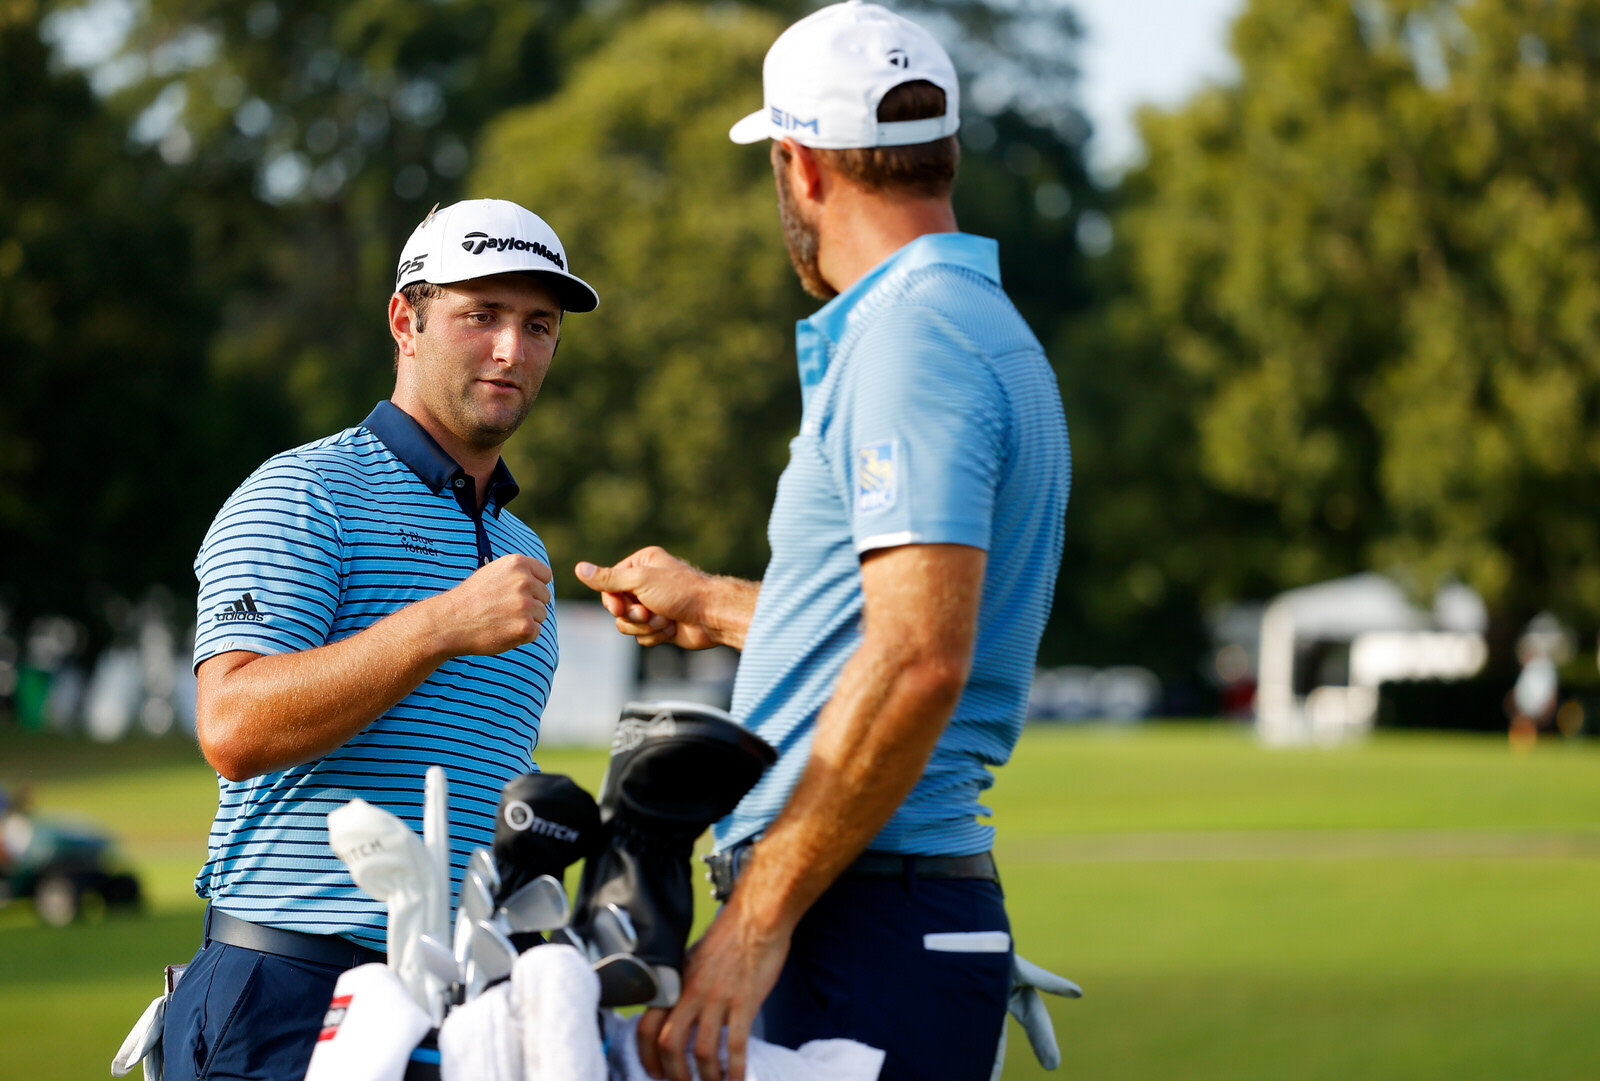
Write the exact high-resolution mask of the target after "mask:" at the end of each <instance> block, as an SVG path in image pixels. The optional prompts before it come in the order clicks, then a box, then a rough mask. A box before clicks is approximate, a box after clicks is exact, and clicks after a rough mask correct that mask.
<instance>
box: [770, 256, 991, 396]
mask: <svg viewBox="0 0 1600 1081" xmlns="http://www.w3.org/2000/svg"><path fill="white" fill-rule="evenodd" d="M935 264H943V265H946V266H957V267H961V268H963V269H966V270H970V271H972V272H974V273H976V274H981V275H982V276H983V277H985V278H988V279H989V280H990V281H992V282H994V283H995V284H996V285H999V284H1000V243H999V241H996V240H993V239H991V238H989V237H985V236H974V235H973V234H971V233H924V234H923V235H921V236H919V237H917V238H916V239H915V240H913V241H911V242H910V243H909V244H906V245H904V246H903V247H901V248H900V249H898V250H897V251H895V252H894V253H893V254H891V255H890V256H889V257H888V258H887V259H885V260H884V261H883V262H881V263H879V264H878V265H877V266H875V267H873V268H872V269H871V270H869V271H867V272H866V273H865V274H863V275H862V276H861V277H860V278H859V279H857V280H856V281H855V282H853V283H852V284H851V286H850V288H848V289H846V290H845V291H844V292H842V293H840V294H839V295H838V296H836V297H834V298H833V299H832V300H830V301H828V303H826V304H824V305H823V306H822V307H820V308H818V309H817V310H816V312H814V313H813V314H812V316H811V317H810V318H809V319H802V320H800V322H799V323H798V324H797V325H796V328H795V331H796V341H797V344H798V347H799V348H798V353H799V360H800V385H801V388H802V390H806V391H809V390H810V388H812V387H814V386H816V385H817V384H818V383H820V382H821V381H822V377H823V375H824V374H825V373H826V372H827V368H828V354H829V353H830V352H831V351H832V346H833V345H835V344H837V343H838V342H839V340H840V339H842V338H843V337H844V335H845V331H846V330H848V329H849V327H850V321H851V318H852V317H853V316H854V314H855V311H856V309H857V308H858V307H859V306H860V305H861V302H862V301H863V300H865V299H866V298H867V297H868V296H869V295H870V294H871V293H872V292H873V291H874V290H875V289H877V288H878V287H879V286H880V285H883V284H885V283H887V282H890V281H893V280H895V279H897V278H903V277H905V276H906V275H908V274H911V273H913V272H914V271H918V270H921V269H922V268H923V267H928V266H933V265H935Z"/></svg>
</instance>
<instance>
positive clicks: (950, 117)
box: [728, 0, 961, 150]
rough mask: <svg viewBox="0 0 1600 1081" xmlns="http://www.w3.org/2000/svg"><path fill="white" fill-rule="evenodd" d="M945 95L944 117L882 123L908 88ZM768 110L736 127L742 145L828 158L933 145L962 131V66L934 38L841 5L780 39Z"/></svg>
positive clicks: (769, 73)
mask: <svg viewBox="0 0 1600 1081" xmlns="http://www.w3.org/2000/svg"><path fill="white" fill-rule="evenodd" d="M918 81H926V82H930V83H932V84H933V85H935V86H937V87H938V88H939V89H941V90H943V91H944V99H945V112H944V115H943V116H936V117H931V118H929V119H927V120H902V121H896V122H892V123H883V122H880V121H879V120H878V103H879V102H881V101H882V100H883V96H884V95H885V94H887V93H888V92H889V91H890V90H893V89H894V88H895V87H897V86H899V85H900V84H902V83H909V82H918ZM761 82H762V89H763V93H764V97H765V99H766V104H765V106H764V107H763V108H762V109H761V110H760V111H758V112H754V113H751V114H750V115H749V116H747V117H745V118H744V119H743V120H740V121H739V122H738V123H737V124H735V125H734V126H733V127H732V128H731V129H730V130H729V132H728V138H730V139H732V140H733V141H734V142H736V143H755V142H760V141H761V140H762V139H785V138H787V139H793V140H794V141H795V142H797V143H801V144H803V145H805V146H811V147H816V148H817V149H819V150H850V149H857V148H862V147H873V146H909V145H912V144H914V143H931V142H933V141H934V140H935V139H942V138H944V137H945V136H946V135H953V134H955V132H956V130H957V129H958V128H959V127H960V126H961V120H960V105H961V102H960V87H959V85H958V84H957V81H956V69H955V65H954V64H952V63H951V62H950V57H949V55H948V54H946V53H945V51H944V49H943V47H942V46H940V44H939V43H938V42H937V41H935V40H934V37H933V35H932V34H930V33H928V32H927V31H926V30H924V29H923V28H922V27H920V26H918V25H917V24H916V23H914V22H912V21H911V20H910V19H907V18H904V17H903V16H900V15H896V14H895V13H894V12H892V11H889V10H888V9H887V8H883V7H879V6H878V5H877V4H867V3H863V2H861V0H849V2H848V3H844V4H834V5H833V6H831V7H825V8H823V9H822V10H821V11H817V12H813V13H812V14H810V15H808V16H806V17H805V18H804V19H801V20H800V21H799V22H797V23H795V24H794V25H793V26H791V27H789V29H787V30H785V31H784V32H783V33H782V34H780V35H779V36H778V40H777V41H775V42H773V43H772V48H770V49H768V50H767V58H766V60H765V62H764V63H763V64H762V65H761Z"/></svg>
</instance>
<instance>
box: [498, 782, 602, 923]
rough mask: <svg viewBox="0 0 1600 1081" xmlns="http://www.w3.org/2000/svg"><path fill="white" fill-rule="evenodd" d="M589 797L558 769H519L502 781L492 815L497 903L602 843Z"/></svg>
mask: <svg viewBox="0 0 1600 1081" xmlns="http://www.w3.org/2000/svg"><path fill="white" fill-rule="evenodd" d="M604 840H605V835H604V833H603V831H602V830H601V828H600V809H599V808H598V807H597V806H596V805H595V802H594V797H593V796H591V795H589V793H587V792H585V791H584V790H583V789H582V788H580V787H578V784H577V782H576V781H574V780H573V779H572V778H571V777H567V776H565V775H563V774H560V773H524V774H523V775H522V776H521V777H513V778H512V779H511V780H509V781H507V782H506V786H505V788H503V789H501V791H500V806H499V809H498V810H497V811H496V812H495V819H494V862H495V866H496V868H498V869H499V871H500V889H499V890H498V891H497V892H496V894H495V902H496V903H497V904H498V903H499V902H501V901H504V900H505V899H506V898H507V897H509V896H511V894H512V893H514V892H515V891H516V890H517V889H518V888H519V887H521V886H524V885H526V884H527V883H529V882H531V881H533V880H534V879H535V878H538V877H539V876H540V875H553V876H554V877H555V878H556V879H557V880H558V881H559V880H560V878H561V875H562V872H564V871H565V870H566V869H567V868H568V867H570V866H572V865H573V864H574V863H577V862H578V861H579V860H580V859H583V858H584V857H585V856H589V855H591V854H592V853H594V852H595V851H597V850H598V849H599V847H600V846H601V844H603V843H604Z"/></svg>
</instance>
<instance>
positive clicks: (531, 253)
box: [394, 199, 600, 312]
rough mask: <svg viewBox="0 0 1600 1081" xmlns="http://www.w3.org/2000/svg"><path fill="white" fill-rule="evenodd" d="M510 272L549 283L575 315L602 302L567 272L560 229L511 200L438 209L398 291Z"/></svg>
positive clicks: (399, 275)
mask: <svg viewBox="0 0 1600 1081" xmlns="http://www.w3.org/2000/svg"><path fill="white" fill-rule="evenodd" d="M507 273H532V274H538V275H540V276H541V277H544V278H546V279H547V281H548V284H549V285H550V287H551V288H552V289H553V290H554V291H555V293H556V296H557V297H558V298H559V299H560V301H561V306H562V308H563V309H564V310H566V311H569V312H589V311H594V309H595V307H596V306H597V305H599V303H600V298H599V296H598V295H597V294H596V293H595V291H594V290H593V289H592V288H591V287H590V286H589V283H588V282H586V281H584V280H583V279H582V278H579V277H577V276H576V275H575V274H573V273H572V272H571V271H569V270H568V269H567V253H566V249H565V248H563V247H562V246H561V239H560V238H559V237H557V236H556V234H555V230H553V229H551V228H550V226H548V225H546V224H545V221H544V219H543V218H541V217H539V215H537V214H535V213H533V212H532V211H530V210H527V209H526V208H524V207H521V206H518V205H517V204H516V203H513V202H510V201H508V200H505V199H467V200H464V201H462V202H459V203H452V204H451V205H450V206H447V207H445V208H443V209H442V210H434V211H433V212H432V213H431V214H429V215H428V216H427V217H426V218H424V219H423V220H422V224H421V225H419V226H417V228H416V230H415V231H414V232H413V233H412V234H411V239H409V240H407V241H406V246H405V248H404V249H403V250H402V251H401V254H400V263H399V265H398V266H397V267H396V269H395V282H394V287H395V289H397V290H399V289H403V288H405V287H406V286H407V285H410V284H412V283H413V282H432V283H433V284H435V285H451V284H454V283H456V282H463V281H470V280H471V279H473V278H486V277H489V276H490V275H492V274H507Z"/></svg>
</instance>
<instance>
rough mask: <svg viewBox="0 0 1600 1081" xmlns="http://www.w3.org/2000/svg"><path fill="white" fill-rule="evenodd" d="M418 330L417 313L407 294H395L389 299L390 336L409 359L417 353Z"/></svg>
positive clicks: (396, 346) (397, 347)
mask: <svg viewBox="0 0 1600 1081" xmlns="http://www.w3.org/2000/svg"><path fill="white" fill-rule="evenodd" d="M417 329H418V328H417V313H416V311H415V310H414V309H413V308H412V307H411V303H410V302H409V301H408V300H406V298H405V294H403V293H396V294H394V296H392V297H390V298H389V334H390V335H391V336H392V337H393V338H394V345H395V348H396V349H397V350H399V352H400V353H401V354H402V355H404V356H408V357H409V356H413V355H414V354H415V353H416V351H417V347H416V339H417Z"/></svg>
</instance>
